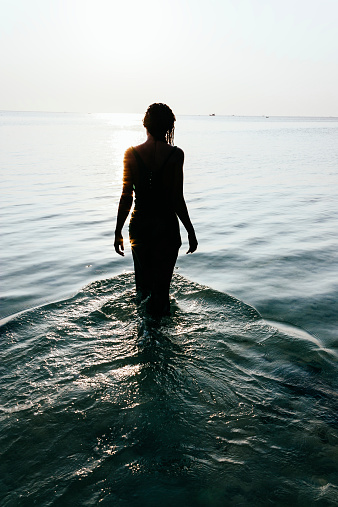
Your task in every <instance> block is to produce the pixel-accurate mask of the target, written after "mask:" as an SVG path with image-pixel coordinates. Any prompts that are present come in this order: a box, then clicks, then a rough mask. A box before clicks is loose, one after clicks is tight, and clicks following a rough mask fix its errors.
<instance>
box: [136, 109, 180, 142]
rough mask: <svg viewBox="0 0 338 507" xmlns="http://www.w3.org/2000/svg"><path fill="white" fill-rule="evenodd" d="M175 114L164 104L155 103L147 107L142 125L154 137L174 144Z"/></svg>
mask: <svg viewBox="0 0 338 507" xmlns="http://www.w3.org/2000/svg"><path fill="white" fill-rule="evenodd" d="M175 121H176V118H175V115H174V113H173V112H172V110H171V109H170V107H169V106H167V105H166V104H161V103H155V104H151V106H149V107H148V109H147V112H146V114H145V115H144V118H143V125H144V127H145V128H146V129H147V130H148V132H149V134H151V135H152V136H153V137H155V139H157V140H159V141H165V142H167V143H168V144H174V130H175Z"/></svg>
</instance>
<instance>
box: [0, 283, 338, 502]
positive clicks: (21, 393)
mask: <svg viewBox="0 0 338 507" xmlns="http://www.w3.org/2000/svg"><path fill="white" fill-rule="evenodd" d="M172 297H173V300H172V308H173V315H172V316H171V317H167V318H165V319H162V321H160V322H158V321H153V320H151V319H149V317H147V316H146V315H145V314H144V313H143V310H142V308H137V306H136V304H135V302H134V288H133V275H132V274H124V275H120V276H117V277H115V278H111V279H107V280H101V281H96V282H94V283H92V284H90V285H88V286H86V287H85V288H84V289H83V290H81V291H80V292H79V293H78V294H77V295H75V296H74V297H72V298H71V299H68V300H65V301H60V302H56V303H52V304H49V305H46V306H43V307H40V308H36V309H33V310H31V311H27V312H25V313H23V314H21V315H19V316H17V317H16V318H14V319H12V320H10V321H9V322H7V324H4V325H3V326H2V328H1V333H2V338H1V340H2V347H1V362H0V364H1V382H2V388H3V391H2V397H3V400H2V403H1V419H2V422H1V449H2V458H1V469H0V478H1V490H0V491H1V505H2V506H6V507H8V506H30V505H39V506H51V505H53V506H67V505H81V506H86V505H87V506H92V505H114V506H115V505H119V506H131V505H133V506H134V505H135V506H147V507H148V506H158V505H163V506H169V505H170V506H171V505H173V504H174V505H177V506H236V507H237V506H270V505H278V506H284V505H285V506H287V505H288V506H321V507H324V506H325V507H326V506H334V505H337V500H338V489H337V464H338V432H337V430H338V410H337V409H338V403H337V402H338V399H337V383H338V381H337V378H338V377H337V373H338V369H337V363H336V356H335V355H334V353H333V352H332V350H329V349H326V348H325V347H324V346H323V345H322V343H321V342H320V341H319V340H318V339H316V338H314V337H313V336H311V335H310V334H308V333H306V332H304V331H302V330H300V329H297V328H293V327H285V326H284V327H283V326H282V325H280V324H276V323H273V322H267V321H265V320H264V319H262V317H261V316H260V314H259V313H258V312H257V311H256V310H255V309H254V308H252V307H251V306H248V305H246V304H244V303H243V302H241V301H239V300H238V299H236V298H233V297H231V296H229V295H226V294H224V293H221V292H217V291H215V290H212V289H210V288H208V287H206V286H202V285H198V284H196V283H193V282H190V281H188V280H187V279H186V278H184V277H182V276H179V275H175V278H174V282H173V291H172Z"/></svg>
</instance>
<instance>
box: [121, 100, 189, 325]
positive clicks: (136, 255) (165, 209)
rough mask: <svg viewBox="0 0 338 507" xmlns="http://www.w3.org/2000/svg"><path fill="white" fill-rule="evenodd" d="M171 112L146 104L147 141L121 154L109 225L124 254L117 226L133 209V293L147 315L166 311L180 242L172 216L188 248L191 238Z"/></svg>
mask: <svg viewBox="0 0 338 507" xmlns="http://www.w3.org/2000/svg"><path fill="white" fill-rule="evenodd" d="M175 120H176V118H175V116H174V114H173V112H172V110H171V109H170V107H168V106H167V105H166V104H161V103H156V104H152V105H151V106H149V107H148V109H147V112H146V114H145V116H144V119H143V125H144V127H145V128H146V131H147V140H146V141H145V142H144V143H142V144H140V145H139V146H136V147H135V148H134V147H131V148H129V149H128V150H127V151H126V152H125V155H124V173H123V188H122V194H121V199H120V203H119V209H118V214H117V222H116V229H115V242H114V247H115V250H116V252H117V253H118V254H119V255H124V246H123V237H122V228H123V225H124V223H125V221H126V219H127V216H128V214H129V212H130V209H131V206H132V203H133V194H134V193H135V207H134V210H133V213H132V216H131V220H130V224H129V237H130V243H131V248H132V254H133V260H134V267H135V282H136V291H137V296H138V299H139V300H140V301H142V300H144V299H146V298H148V300H147V302H146V308H147V311H148V312H149V313H150V314H152V315H157V316H161V315H167V314H170V303H169V287H170V282H171V278H172V274H173V270H174V267H175V262H176V259H177V255H178V250H179V248H180V246H181V244H182V243H181V236H180V229H179V224H178V220H177V217H179V219H180V220H181V222H182V224H183V225H184V227H185V229H186V231H187V233H188V240H189V250H188V251H187V253H193V252H194V251H195V250H196V248H197V239H196V235H195V231H194V228H193V225H192V223H191V221H190V218H189V214H188V210H187V206H186V203H185V200H184V196H183V162H184V153H183V151H182V150H181V149H180V148H177V147H176V146H173V141H174V123H175Z"/></svg>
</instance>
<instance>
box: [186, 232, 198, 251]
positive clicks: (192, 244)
mask: <svg viewBox="0 0 338 507" xmlns="http://www.w3.org/2000/svg"><path fill="white" fill-rule="evenodd" d="M188 241H189V250H188V251H187V254H188V253H193V252H195V250H196V249H197V245H198V241H197V238H196V234H195V232H191V233H190V234H188Z"/></svg>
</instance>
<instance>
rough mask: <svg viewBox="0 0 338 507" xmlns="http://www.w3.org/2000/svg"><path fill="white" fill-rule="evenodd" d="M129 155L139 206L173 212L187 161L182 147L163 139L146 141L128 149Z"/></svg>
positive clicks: (140, 207)
mask: <svg viewBox="0 0 338 507" xmlns="http://www.w3.org/2000/svg"><path fill="white" fill-rule="evenodd" d="M126 157H127V161H126V162H127V164H128V165H129V167H130V172H131V177H132V183H133V188H134V191H135V209H136V210H139V211H153V212H155V213H160V214H163V213H168V212H173V211H174V203H175V198H177V194H178V192H179V188H178V180H179V171H180V168H181V167H182V165H183V158H184V156H183V152H182V150H180V149H179V148H177V147H176V146H169V145H168V144H166V143H163V142H161V141H155V142H145V143H143V144H141V145H139V146H136V147H135V148H131V149H130V150H127V153H126Z"/></svg>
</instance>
